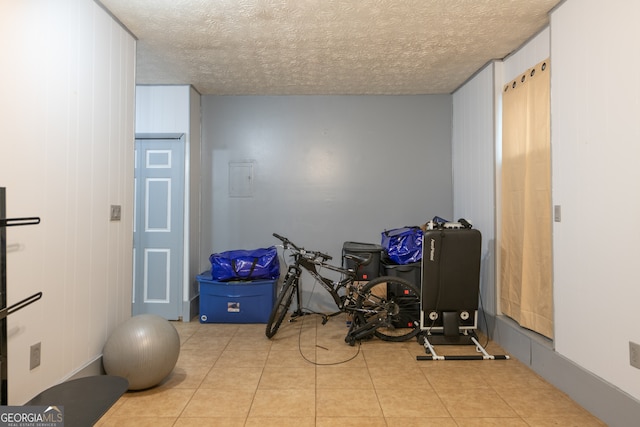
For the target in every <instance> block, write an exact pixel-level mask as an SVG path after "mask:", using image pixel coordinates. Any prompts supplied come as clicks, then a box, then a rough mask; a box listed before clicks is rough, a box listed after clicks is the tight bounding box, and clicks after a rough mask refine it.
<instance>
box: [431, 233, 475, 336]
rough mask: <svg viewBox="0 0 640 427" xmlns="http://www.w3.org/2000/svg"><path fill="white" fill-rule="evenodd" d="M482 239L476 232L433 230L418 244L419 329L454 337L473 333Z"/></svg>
mask: <svg viewBox="0 0 640 427" xmlns="http://www.w3.org/2000/svg"><path fill="white" fill-rule="evenodd" d="M481 251H482V236H481V234H480V232H479V231H478V230H475V229H470V228H464V229H436V230H428V231H426V232H425V233H424V236H423V240H422V300H421V308H420V310H421V316H420V328H421V329H422V330H426V331H429V332H441V333H444V335H449V336H457V335H459V334H460V333H461V331H462V330H464V329H471V330H472V329H476V328H477V318H478V297H479V292H480V257H481Z"/></svg>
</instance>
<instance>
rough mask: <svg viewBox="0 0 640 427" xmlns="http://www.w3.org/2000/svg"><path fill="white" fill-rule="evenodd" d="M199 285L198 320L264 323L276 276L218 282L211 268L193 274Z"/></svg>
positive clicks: (205, 321)
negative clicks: (195, 274) (262, 278)
mask: <svg viewBox="0 0 640 427" xmlns="http://www.w3.org/2000/svg"><path fill="white" fill-rule="evenodd" d="M196 279H197V280H198V284H199V285H200V323H267V321H268V320H269V314H271V308H272V307H273V302H274V300H275V292H276V286H275V285H276V281H277V280H254V281H248V282H219V281H216V280H213V278H212V277H211V271H206V272H204V273H202V274H200V275H198V276H196Z"/></svg>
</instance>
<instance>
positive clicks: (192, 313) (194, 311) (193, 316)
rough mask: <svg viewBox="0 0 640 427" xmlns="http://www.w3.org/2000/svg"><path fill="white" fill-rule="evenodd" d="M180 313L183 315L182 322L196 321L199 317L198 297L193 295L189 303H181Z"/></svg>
mask: <svg viewBox="0 0 640 427" xmlns="http://www.w3.org/2000/svg"><path fill="white" fill-rule="evenodd" d="M182 312H183V313H184V315H183V316H182V321H183V322H191V321H193V320H198V319H199V317H200V316H199V314H200V295H195V296H193V297H192V298H191V299H190V300H189V301H185V302H183V306H182Z"/></svg>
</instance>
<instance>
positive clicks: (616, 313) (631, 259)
mask: <svg viewBox="0 0 640 427" xmlns="http://www.w3.org/2000/svg"><path fill="white" fill-rule="evenodd" d="M638 17H640V3H638V2H628V1H623V0H616V1H610V2H607V3H606V6H605V7H603V3H602V2H598V1H595V0H585V1H577V0H571V1H567V2H565V3H564V4H563V5H562V6H561V7H560V8H559V9H558V10H557V11H556V12H555V13H553V15H552V17H551V34H552V39H551V64H552V65H551V112H552V114H551V142H552V161H553V169H552V171H553V203H554V204H557V205H561V207H562V222H560V223H554V230H553V232H554V290H555V291H554V301H555V324H556V340H555V342H556V350H557V351H558V352H559V353H561V354H563V355H564V356H565V357H567V358H569V359H570V360H572V361H574V362H576V363H578V364H579V365H581V366H583V367H584V368H586V369H588V370H589V371H591V372H593V373H595V374H596V375H598V376H600V377H601V378H604V379H605V380H607V381H609V382H610V383H612V384H614V385H615V386H616V387H618V388H619V389H621V390H623V391H625V392H626V393H629V394H630V395H631V396H634V397H635V398H636V399H640V370H638V369H636V368H633V367H631V366H630V364H629V341H634V342H636V343H640V328H638V326H639V325H640V322H639V321H638V313H639V310H638V301H640V286H639V283H640V273H639V272H638V259H640V245H639V244H638V242H639V241H640V230H639V229H638V227H636V226H635V221H636V218H639V217H640V197H639V196H638V195H639V194H640V168H639V167H638V159H640V119H639V118H640V81H639V80H638V78H637V74H638V73H637V70H638V69H639V68H640V49H639V48H638V40H640V26H638ZM594 346H595V349H594ZM599 346H601V348H603V349H605V352H606V354H601V353H600V352H598V351H597V348H599Z"/></svg>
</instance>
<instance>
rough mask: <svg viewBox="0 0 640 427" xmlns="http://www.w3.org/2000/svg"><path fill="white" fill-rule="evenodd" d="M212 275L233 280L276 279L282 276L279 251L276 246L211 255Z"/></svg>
mask: <svg viewBox="0 0 640 427" xmlns="http://www.w3.org/2000/svg"><path fill="white" fill-rule="evenodd" d="M209 261H210V262H211V277H212V278H213V280H217V281H221V282H225V281H231V280H267V279H268V280H274V279H277V278H278V277H279V276H280V263H279V261H278V251H277V249H276V247H275V246H270V247H268V248H260V249H253V250H243V249H238V250H233V251H226V252H221V253H216V254H211V256H209Z"/></svg>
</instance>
